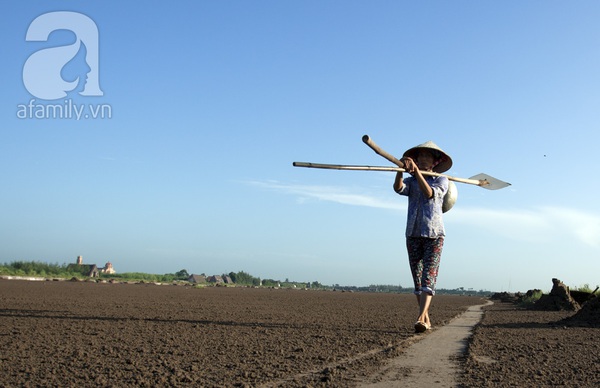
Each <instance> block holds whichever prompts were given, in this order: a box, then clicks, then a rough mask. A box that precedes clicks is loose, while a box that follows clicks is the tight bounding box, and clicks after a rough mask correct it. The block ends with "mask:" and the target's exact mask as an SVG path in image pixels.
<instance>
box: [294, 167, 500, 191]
mask: <svg viewBox="0 0 600 388" xmlns="http://www.w3.org/2000/svg"><path fill="white" fill-rule="evenodd" d="M400 163H402V162H400ZM293 165H294V167H309V168H324V169H328V170H353V171H395V172H406V170H405V169H404V168H401V167H383V166H357V165H348V164H323V163H310V162H294V163H293ZM421 174H423V175H429V176H445V177H446V178H448V179H449V180H451V181H455V182H461V183H468V184H470V185H475V186H481V187H484V186H486V185H488V184H489V183H488V182H487V181H485V180H479V179H467V178H457V177H454V176H450V175H444V174H440V173H438V172H431V171H421Z"/></svg>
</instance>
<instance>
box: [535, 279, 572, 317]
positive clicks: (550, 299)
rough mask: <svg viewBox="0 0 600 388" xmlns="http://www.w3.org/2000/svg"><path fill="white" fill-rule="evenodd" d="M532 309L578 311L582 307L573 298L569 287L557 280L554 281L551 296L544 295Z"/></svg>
mask: <svg viewBox="0 0 600 388" xmlns="http://www.w3.org/2000/svg"><path fill="white" fill-rule="evenodd" d="M531 309H532V310H542V311H563V310H565V311H578V310H579V309H580V306H579V303H577V302H576V301H575V299H573V297H572V296H571V293H570V292H569V287H567V286H566V285H565V284H564V283H563V282H561V281H560V280H558V279H556V278H555V279H552V290H551V291H550V294H547V295H542V297H541V298H540V299H539V300H538V301H537V302H535V303H534V305H533V306H532V307H531Z"/></svg>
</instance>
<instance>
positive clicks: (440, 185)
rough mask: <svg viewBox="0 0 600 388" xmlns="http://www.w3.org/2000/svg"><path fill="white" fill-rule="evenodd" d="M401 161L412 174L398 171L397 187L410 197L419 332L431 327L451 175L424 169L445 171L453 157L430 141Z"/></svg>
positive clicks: (411, 255)
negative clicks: (430, 318) (447, 175)
mask: <svg viewBox="0 0 600 388" xmlns="http://www.w3.org/2000/svg"><path fill="white" fill-rule="evenodd" d="M400 161H401V162H402V163H403V164H404V169H405V170H406V171H407V172H409V173H410V174H411V175H412V176H411V177H408V178H406V179H403V175H402V173H401V172H399V173H397V174H396V179H395V181H394V190H395V191H396V192H397V193H398V194H400V195H405V196H407V197H408V218H407V223H406V247H407V250H408V260H409V264H410V270H411V272H412V276H413V282H414V285H415V291H414V292H415V295H416V296H417V302H418V304H419V316H418V317H417V322H416V323H415V331H416V332H418V333H421V332H424V331H426V330H429V329H431V321H430V320H429V306H430V304H431V299H432V297H433V295H434V294H435V283H436V280H437V275H438V268H439V265H440V258H441V255H442V248H443V246H444V236H445V230H444V223H443V220H442V204H443V201H444V196H445V195H446V193H447V192H448V178H446V177H434V176H425V175H423V174H422V173H421V172H422V171H433V172H438V173H442V172H445V171H447V170H449V169H450V167H452V158H450V156H449V155H448V154H446V153H445V152H444V151H442V149H441V148H440V147H438V146H437V145H436V144H435V143H433V142H431V141H428V142H426V143H423V144H421V145H418V146H416V147H413V148H411V149H409V150H408V151H406V152H405V153H404V155H403V156H402V159H400Z"/></svg>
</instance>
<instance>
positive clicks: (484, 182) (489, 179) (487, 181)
mask: <svg viewBox="0 0 600 388" xmlns="http://www.w3.org/2000/svg"><path fill="white" fill-rule="evenodd" d="M469 179H476V180H479V181H480V182H481V183H480V184H479V186H481V187H483V188H484V189H488V190H499V189H503V188H505V187H508V186H510V183H508V182H504V181H501V180H500V179H496V178H494V177H493V176H489V175H487V174H483V173H482V174H477V175H475V176H472V177H470V178H469Z"/></svg>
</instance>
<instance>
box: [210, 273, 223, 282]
mask: <svg viewBox="0 0 600 388" xmlns="http://www.w3.org/2000/svg"><path fill="white" fill-rule="evenodd" d="M208 282H209V283H223V277H222V276H221V275H213V276H211V277H209V278H208Z"/></svg>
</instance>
